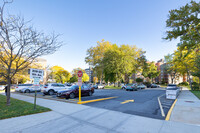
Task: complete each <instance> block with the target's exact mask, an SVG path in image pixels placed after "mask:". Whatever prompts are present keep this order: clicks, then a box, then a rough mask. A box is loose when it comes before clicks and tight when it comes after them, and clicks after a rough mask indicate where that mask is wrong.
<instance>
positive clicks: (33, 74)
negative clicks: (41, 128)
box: [29, 68, 44, 109]
mask: <svg viewBox="0 0 200 133" xmlns="http://www.w3.org/2000/svg"><path fill="white" fill-rule="evenodd" d="M29 73H30V79H33V82H34V84H33V86H34V88H35V97H34V109H36V97H37V87H40V80H43V75H44V71H43V70H40V69H33V68H31V69H30V71H29Z"/></svg>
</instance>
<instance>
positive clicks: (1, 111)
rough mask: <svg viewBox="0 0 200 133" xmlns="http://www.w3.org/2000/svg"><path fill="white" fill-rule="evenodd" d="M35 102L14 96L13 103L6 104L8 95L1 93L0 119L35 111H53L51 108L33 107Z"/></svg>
mask: <svg viewBox="0 0 200 133" xmlns="http://www.w3.org/2000/svg"><path fill="white" fill-rule="evenodd" d="M33 106H34V105H33V104H32V103H28V102H24V101H21V100H17V99H14V98H11V105H10V106H7V105H6V96H4V95H0V120H1V119H6V118H11V117H18V116H23V115H30V114H35V113H42V112H47V111H51V109H49V108H45V107H41V106H38V105H37V106H36V109H35V110H34V109H33Z"/></svg>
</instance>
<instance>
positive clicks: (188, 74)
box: [186, 68, 193, 90]
mask: <svg viewBox="0 0 200 133" xmlns="http://www.w3.org/2000/svg"><path fill="white" fill-rule="evenodd" d="M186 69H187V68H186ZM187 76H188V78H189V83H190V88H191V90H193V88H192V81H191V78H190V72H189V70H188V69H187Z"/></svg>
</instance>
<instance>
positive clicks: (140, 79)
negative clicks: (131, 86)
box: [135, 78, 143, 83]
mask: <svg viewBox="0 0 200 133" xmlns="http://www.w3.org/2000/svg"><path fill="white" fill-rule="evenodd" d="M135 81H136V82H137V83H141V82H143V79H142V78H136V80H135Z"/></svg>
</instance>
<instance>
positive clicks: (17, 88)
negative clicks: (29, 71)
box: [15, 84, 33, 91]
mask: <svg viewBox="0 0 200 133" xmlns="http://www.w3.org/2000/svg"><path fill="white" fill-rule="evenodd" d="M31 86H33V84H18V85H17V86H16V87H15V91H21V90H22V89H24V88H28V87H31Z"/></svg>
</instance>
